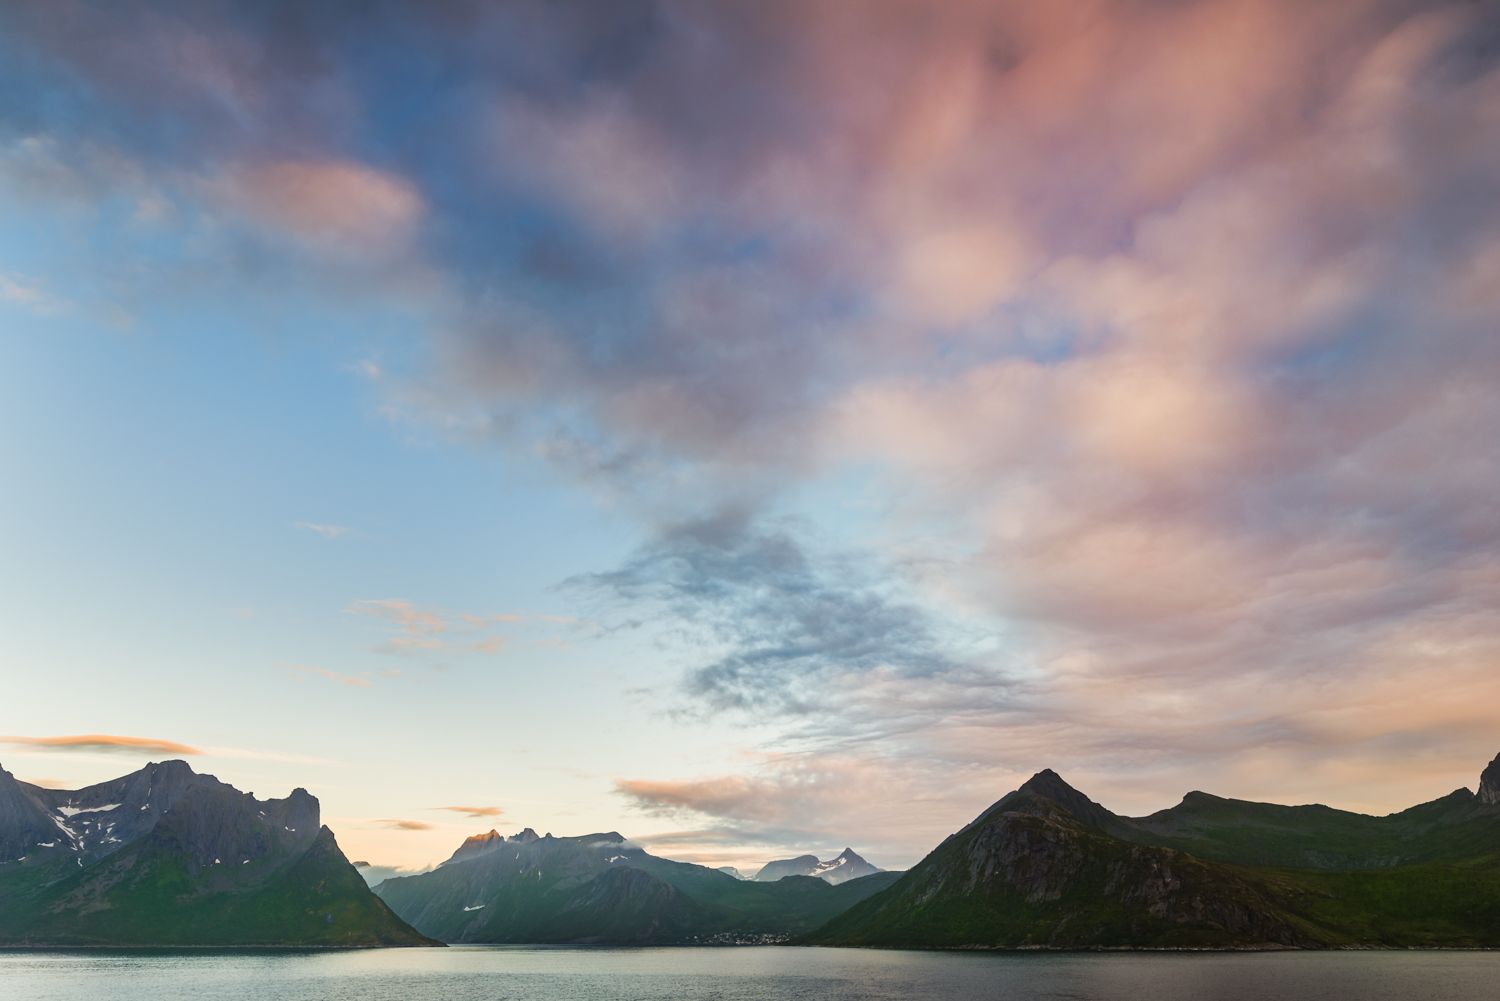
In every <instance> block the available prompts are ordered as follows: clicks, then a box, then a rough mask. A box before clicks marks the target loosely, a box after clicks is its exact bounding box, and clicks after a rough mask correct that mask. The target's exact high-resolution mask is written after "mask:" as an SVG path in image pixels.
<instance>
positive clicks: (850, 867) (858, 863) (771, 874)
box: [755, 848, 884, 884]
mask: <svg viewBox="0 0 1500 1001" xmlns="http://www.w3.org/2000/svg"><path fill="white" fill-rule="evenodd" d="M883 871H884V870H882V869H878V868H876V867H875V866H873V865H871V864H870V863H868V862H866V861H865V860H864V859H862V858H860V857H859V855H858V853H856V852H855V851H854V849H853V848H845V849H844V850H843V851H842V852H840V853H839V854H838V855H836V856H834V857H833V858H831V859H829V860H828V861H827V862H823V861H820V860H819V859H818V857H817V856H816V855H798V856H797V857H796V858H789V859H778V860H777V861H775V862H767V863H766V864H765V865H764V866H762V867H761V870H760V871H759V872H757V873H756V874H755V881H756V882H757V883H774V882H776V881H777V880H778V879H784V878H785V877H787V876H816V877H817V878H819V879H821V880H825V881H827V882H829V883H834V884H838V883H847V882H848V881H849V880H851V879H858V878H860V877H861V876H873V875H875V873H877V872H883Z"/></svg>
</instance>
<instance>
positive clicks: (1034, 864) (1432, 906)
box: [803, 757, 1500, 948]
mask: <svg viewBox="0 0 1500 1001" xmlns="http://www.w3.org/2000/svg"><path fill="white" fill-rule="evenodd" d="M803 941H805V942H808V943H813V944H820V945H858V946H884V947H895V948H1101V947H1129V948H1268V947H1282V948H1338V947H1355V946H1360V947H1393V948H1395V947H1417V948H1432V947H1486V948H1493V947H1497V946H1500V757H1497V758H1496V759H1495V761H1493V762H1492V763H1491V764H1490V765H1489V767H1488V768H1486V769H1485V770H1484V772H1483V774H1482V775H1481V777H1480V782H1479V787H1478V791H1477V792H1470V791H1469V790H1468V789H1459V790H1457V791H1455V792H1453V793H1451V794H1449V795H1447V796H1444V797H1442V798H1441V799H1437V800H1434V801H1432V802H1430V803H1424V804H1422V805H1420V806H1414V807H1412V808H1410V809H1408V810H1404V811H1402V812H1400V813H1394V814H1390V815H1388V816H1384V817H1371V816H1366V815H1363V814H1357V813H1348V812H1345V811H1342V810H1334V809H1330V808H1329V807H1326V806H1277V805H1273V804H1268V803H1251V802H1245V801H1241V800H1234V799H1223V798H1221V797H1218V796H1211V795H1209V794H1207V793H1202V792H1191V793H1189V794H1188V795H1187V796H1185V797H1184V798H1183V800H1182V802H1181V803H1180V804H1178V805H1177V806H1175V807H1172V808H1171V809H1167V810H1162V811H1160V812H1158V813H1154V814H1151V815H1150V816H1148V817H1139V818H1127V817H1120V816H1117V815H1115V814H1113V813H1111V812H1110V811H1108V810H1106V809H1105V808H1104V807H1102V806H1100V805H1099V804H1098V803H1095V802H1093V801H1092V800H1090V799H1089V798H1088V797H1086V796H1084V795H1083V794H1082V793H1080V792H1078V791H1077V790H1076V789H1074V788H1072V787H1071V786H1069V785H1068V784H1067V783H1066V782H1064V781H1063V780H1062V779H1061V778H1060V777H1059V776H1058V775H1057V774H1056V773H1054V772H1052V771H1043V772H1039V773H1038V774H1037V775H1035V776H1033V777H1032V778H1031V779H1030V780H1029V781H1028V782H1026V783H1025V784H1024V785H1022V786H1021V788H1019V789H1017V790H1016V791H1015V792H1012V793H1010V794H1008V795H1006V796H1005V797H1003V798H1002V799H1001V800H1000V801H999V802H997V803H996V804H995V805H993V806H991V807H990V808H989V809H988V810H986V811H985V812H984V813H982V814H980V815H979V817H977V818H976V819H975V820H974V821H973V822H972V823H970V824H969V825H968V826H967V827H965V828H963V829H962V830H961V831H959V832H957V833H956V834H953V835H952V836H950V837H949V838H947V839H946V840H945V841H944V842H943V843H942V844H941V845H939V846H938V847H937V848H936V849H934V850H933V851H932V852H931V853H930V854H929V855H928V856H927V857H926V858H924V859H923V860H922V861H921V862H919V863H918V864H917V865H916V866H914V867H913V868H912V869H911V870H909V871H908V872H907V873H906V874H905V875H903V876H902V877H901V878H900V879H898V880H897V881H896V882H895V883H893V884H892V885H891V886H890V887H888V888H886V889H885V890H883V891H882V892H880V893H877V894H874V895H872V896H870V897H869V898H868V899H866V900H864V901H861V902H859V903H856V904H854V905H852V906H851V907H850V908H849V910H847V911H846V912H844V913H842V914H840V915H838V916H837V917H835V918H834V919H832V920H831V921H830V922H829V923H828V924H827V925H825V926H824V927H823V928H821V929H819V930H818V931H817V932H815V933H814V934H812V935H810V936H806V937H805V938H804V939H803Z"/></svg>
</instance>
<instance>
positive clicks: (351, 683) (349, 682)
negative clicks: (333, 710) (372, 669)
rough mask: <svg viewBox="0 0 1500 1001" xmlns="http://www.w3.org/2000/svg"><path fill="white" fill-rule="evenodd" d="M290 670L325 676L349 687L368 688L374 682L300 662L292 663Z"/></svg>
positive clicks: (320, 676) (303, 673)
mask: <svg viewBox="0 0 1500 1001" xmlns="http://www.w3.org/2000/svg"><path fill="white" fill-rule="evenodd" d="M290 670H292V671H293V672H295V673H297V674H302V675H312V676H314V677H319V678H325V679H327V680H328V681H332V682H334V683H335V684H339V685H346V686H348V687H350V688H370V687H371V686H372V685H373V684H374V682H372V681H371V680H370V679H369V678H361V677H358V676H356V675H352V674H340V673H339V672H337V671H330V670H328V669H327V668H325V667H306V666H303V665H300V664H293V665H292V667H291V668H290Z"/></svg>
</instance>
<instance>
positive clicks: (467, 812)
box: [433, 806, 505, 820]
mask: <svg viewBox="0 0 1500 1001" xmlns="http://www.w3.org/2000/svg"><path fill="white" fill-rule="evenodd" d="M433 809H434V810H447V811H448V812H450V813H461V814H463V815H464V816H465V817H472V818H473V819H475V820H478V819H480V818H481V817H498V816H500V815H501V814H503V813H504V812H505V811H504V810H502V809H500V807H498V806H435V807H433Z"/></svg>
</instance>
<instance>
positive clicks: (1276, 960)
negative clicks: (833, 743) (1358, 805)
mask: <svg viewBox="0 0 1500 1001" xmlns="http://www.w3.org/2000/svg"><path fill="white" fill-rule="evenodd" d="M0 997H3V998H4V999H5V1001H40V999H47V1001H52V999H63V998H68V999H71V998H96V999H97V998H109V999H112V1001H147V999H149V1001H188V999H192V1001H214V999H220V998H267V999H275V1001H314V999H316V1001H342V999H349V1001H353V999H361V1001H425V999H428V998H432V999H443V1001H479V999H483V1001H491V999H494V1001H499V999H505V1001H648V999H649V1001H680V999H683V998H714V999H722V1001H750V999H755V1001H813V999H817V1001H825V999H826V1001H851V999H866V998H876V999H890V1001H967V999H970V998H1007V999H1017V1001H1020V999H1031V998H1039V999H1040V998H1046V999H1067V1001H1268V999H1285V1001H1294V999H1295V1001H1387V999H1389V1001H1492V999H1500V954H1497V953H1462V952H1429V953H1390V952H1378V953H1375V952H1368V953H1256V954H1102V955H1101V954H1080V955H1071V954H1070V955H1013V954H1011V955H989V954H968V953H960V954H954V953H920V952H876V951H864V950H858V949H790V948H764V949H759V948H724V949H568V948H524V947H508V946H491V947H486V946H455V947H453V948H449V949H380V950H373V951H369V952H340V953H126V952H0Z"/></svg>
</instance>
